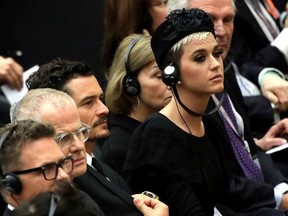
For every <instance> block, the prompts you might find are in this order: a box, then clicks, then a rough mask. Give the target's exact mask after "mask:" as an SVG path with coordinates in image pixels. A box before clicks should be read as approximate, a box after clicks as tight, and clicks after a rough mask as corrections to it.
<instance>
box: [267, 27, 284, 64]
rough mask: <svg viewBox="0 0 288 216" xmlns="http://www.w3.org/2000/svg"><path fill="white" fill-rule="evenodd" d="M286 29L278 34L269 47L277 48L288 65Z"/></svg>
mask: <svg viewBox="0 0 288 216" xmlns="http://www.w3.org/2000/svg"><path fill="white" fill-rule="evenodd" d="M287 38H288V28H284V29H283V30H282V31H281V32H280V34H279V35H278V36H277V37H276V38H275V40H273V41H272V43H271V46H275V47H277V48H278V49H279V50H280V52H281V53H283V55H284V56H285V59H286V62H287V63H288V43H287V41H288V40H287Z"/></svg>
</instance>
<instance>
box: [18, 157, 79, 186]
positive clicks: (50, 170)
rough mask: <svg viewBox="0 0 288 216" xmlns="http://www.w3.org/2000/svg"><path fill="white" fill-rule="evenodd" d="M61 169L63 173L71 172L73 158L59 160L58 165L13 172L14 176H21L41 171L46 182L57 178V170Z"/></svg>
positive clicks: (53, 164)
mask: <svg viewBox="0 0 288 216" xmlns="http://www.w3.org/2000/svg"><path fill="white" fill-rule="evenodd" d="M59 167H61V168H62V169H63V170H64V172H65V173H67V174H70V173H71V172H72V171H73V168H74V163H73V156H68V157H66V158H64V159H61V160H60V161H59V162H58V163H49V164H46V165H44V166H41V167H36V168H32V169H27V170H21V171H15V172H13V173H14V174H16V175H21V174H25V173H31V172H39V171H41V172H42V174H43V176H44V178H45V179H46V180H47V181H51V180H54V179H56V178H57V175H58V169H59Z"/></svg>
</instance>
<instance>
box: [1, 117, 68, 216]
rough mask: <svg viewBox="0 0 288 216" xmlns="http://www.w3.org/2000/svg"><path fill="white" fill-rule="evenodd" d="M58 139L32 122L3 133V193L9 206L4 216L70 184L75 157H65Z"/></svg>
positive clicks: (50, 130) (6, 128)
mask: <svg viewBox="0 0 288 216" xmlns="http://www.w3.org/2000/svg"><path fill="white" fill-rule="evenodd" d="M54 135H55V130H54V129H53V128H52V127H51V126H49V125H44V124H41V123H39V122H35V121H31V120H24V121H19V122H17V123H11V124H7V125H5V126H4V127H3V128H1V129H0V161H1V167H0V177H1V181H0V190H1V194H2V197H3V198H4V199H5V201H6V202H7V203H8V208H6V211H5V213H4V215H10V213H11V211H12V210H13V209H14V208H15V207H17V206H19V205H21V204H22V203H25V202H27V201H29V200H30V199H31V198H33V197H34V196H35V195H37V194H39V193H40V192H47V191H53V190H54V189H55V187H56V185H57V184H58V183H60V182H70V176H69V174H70V173H72V171H73V156H66V157H65V156H64V154H63V153H62V152H61V150H60V149H59V147H58V145H57V143H56V142H55V139H54ZM47 149H49V151H47Z"/></svg>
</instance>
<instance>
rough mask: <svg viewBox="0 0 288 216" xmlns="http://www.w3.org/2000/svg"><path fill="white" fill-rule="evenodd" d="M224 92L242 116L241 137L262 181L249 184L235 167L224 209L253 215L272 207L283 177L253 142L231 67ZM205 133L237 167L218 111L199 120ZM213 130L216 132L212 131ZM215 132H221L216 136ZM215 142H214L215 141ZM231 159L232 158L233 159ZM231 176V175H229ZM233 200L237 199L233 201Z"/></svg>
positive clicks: (226, 75) (211, 102) (209, 108)
mask: <svg viewBox="0 0 288 216" xmlns="http://www.w3.org/2000/svg"><path fill="white" fill-rule="evenodd" d="M224 76H225V82H224V83H225V89H226V91H227V92H228V94H229V96H230V98H231V100H232V102H233V104H234V106H235V109H236V110H237V112H238V113H239V114H240V115H241V116H242V118H243V120H244V137H245V140H247V142H248V143H249V147H250V151H251V154H252V155H253V156H254V155H257V156H258V159H259V162H260V164H261V169H262V172H263V176H264V179H265V182H264V183H256V182H251V181H250V180H248V179H246V178H245V177H244V174H243V172H242V170H241V168H240V166H239V165H236V166H238V170H235V169H234V170H233V173H231V174H234V177H232V178H231V182H230V190H229V192H228V193H227V194H228V195H229V196H228V199H227V200H226V203H228V204H227V206H229V207H231V208H232V209H234V210H236V211H242V212H243V211H244V212H245V211H246V212H253V211H255V210H256V209H259V208H260V209H261V208H266V207H268V208H274V207H275V199H274V192H273V188H274V186H276V185H277V184H279V183H280V182H287V181H286V179H285V178H284V177H283V175H282V173H281V172H280V171H279V170H278V169H277V168H276V167H275V165H274V163H273V162H272V160H271V158H270V156H269V155H267V154H265V153H264V152H263V151H262V150H261V149H260V148H259V147H258V146H256V144H255V143H254V140H253V137H252V135H251V133H250V128H249V122H248V119H247V116H246V114H245V113H246V111H245V106H244V101H243V97H242V95H241V91H240V89H239V86H238V84H237V81H236V78H235V73H234V71H233V68H232V67H231V68H230V70H228V71H227V72H226V73H225V75H224ZM214 107H215V103H214V102H213V101H212V100H211V101H210V102H209V105H208V110H212V109H213V108H214ZM203 121H204V124H205V128H206V132H207V134H208V135H209V136H212V137H213V139H215V143H219V140H221V143H222V150H223V151H226V152H227V155H230V156H231V157H232V158H231V159H230V163H231V166H232V164H233V163H234V164H238V163H237V161H236V158H235V156H234V153H233V149H232V146H231V143H230V141H229V138H228V136H227V133H226V130H225V127H224V124H223V123H222V120H221V117H220V115H219V113H218V112H216V113H214V114H212V115H209V116H205V117H204V118H203ZM215 127H217V133H216V132H214V133H213V131H216V130H215ZM219 130H220V131H222V133H219ZM217 140H218V142H217ZM233 157H234V158H233ZM231 176H232V175H231ZM235 199H237V200H235Z"/></svg>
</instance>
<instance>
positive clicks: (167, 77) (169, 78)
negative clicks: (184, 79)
mask: <svg viewBox="0 0 288 216" xmlns="http://www.w3.org/2000/svg"><path fill="white" fill-rule="evenodd" d="M162 80H163V82H164V83H165V85H167V86H175V85H176V84H177V83H178V81H179V68H178V66H177V64H175V63H172V62H171V63H170V64H169V65H168V66H166V67H165V68H164V70H163V71H162Z"/></svg>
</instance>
